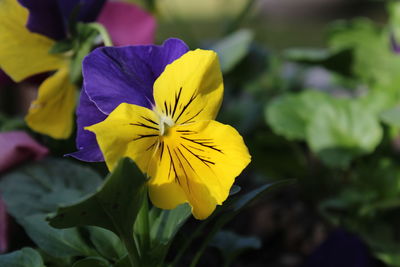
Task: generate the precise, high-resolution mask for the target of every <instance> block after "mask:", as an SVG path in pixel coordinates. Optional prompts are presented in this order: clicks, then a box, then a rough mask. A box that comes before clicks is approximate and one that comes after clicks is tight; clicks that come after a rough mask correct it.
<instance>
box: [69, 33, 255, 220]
mask: <svg viewBox="0 0 400 267" xmlns="http://www.w3.org/2000/svg"><path fill="white" fill-rule="evenodd" d="M83 77H84V91H83V92H82V96H81V103H80V106H79V108H78V137H77V143H78V148H79V149H80V151H78V152H76V153H74V154H72V155H73V156H75V157H77V158H80V159H83V160H88V161H101V160H103V159H104V160H105V162H106V164H107V166H108V168H109V169H110V170H111V171H112V170H113V169H114V168H115V167H116V164H117V162H118V160H119V159H120V158H122V157H129V158H131V159H133V160H134V161H135V162H136V164H137V165H138V166H139V168H140V169H141V171H142V172H143V173H145V174H146V175H147V176H148V177H149V180H148V190H149V196H150V199H151V201H152V203H153V204H154V205H155V206H157V207H159V208H163V209H173V208H175V207H176V206H177V205H179V204H182V203H185V202H188V203H189V204H190V205H191V207H192V213H193V215H194V216H195V217H196V218H197V219H205V218H207V217H208V216H209V215H210V214H211V213H212V212H213V211H214V209H215V207H216V205H221V204H222V202H223V201H224V200H226V198H227V197H228V194H229V190H230V188H231V186H232V184H233V183H234V180H235V178H236V177H237V176H238V175H239V174H240V173H241V171H242V170H243V169H244V168H245V167H246V166H247V164H248V163H249V162H250V155H249V153H248V150H247V147H246V145H245V144H244V142H243V139H242V137H241V136H240V135H239V133H238V132H237V131H236V130H235V129H234V128H232V127H231V126H228V125H224V124H222V123H219V122H217V121H215V120H214V119H215V117H216V115H217V113H218V110H219V108H220V105H221V102H222V96H223V81H222V75H221V71H220V66H219V62H218V57H217V54H216V53H215V52H213V51H208V50H200V49H197V50H195V51H188V48H187V46H186V45H185V44H184V43H183V42H182V41H180V40H178V39H169V40H167V41H166V42H165V43H164V44H163V45H162V46H127V47H119V48H115V47H103V48H98V49H96V50H95V51H94V52H92V53H91V54H89V55H88V56H87V57H86V58H85V60H84V62H83Z"/></svg>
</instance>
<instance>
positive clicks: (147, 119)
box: [140, 116, 158, 126]
mask: <svg viewBox="0 0 400 267" xmlns="http://www.w3.org/2000/svg"><path fill="white" fill-rule="evenodd" d="M140 117H142V119H144V120H146V121H148V122H150V123H153V124H154V125H156V126H158V123H157V122H155V121H153V120H152V119H149V118H146V117H144V116H140Z"/></svg>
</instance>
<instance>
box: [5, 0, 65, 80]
mask: <svg viewBox="0 0 400 267" xmlns="http://www.w3.org/2000/svg"><path fill="white" fill-rule="evenodd" d="M27 18H28V10H27V9H25V8H24V7H22V6H21V5H20V4H19V3H18V2H17V0H0V68H1V69H3V70H4V71H5V72H6V73H7V74H8V75H9V76H10V77H11V78H12V79H13V80H14V81H16V82H18V81H21V80H23V79H25V78H27V77H29V76H32V75H34V74H37V73H41V72H46V71H51V70H55V69H58V68H59V67H60V66H61V65H62V64H63V63H64V61H65V59H63V57H62V56H60V55H52V54H49V53H48V51H49V49H50V48H51V47H52V46H53V45H54V41H53V40H51V39H49V38H47V37H45V36H42V35H40V34H36V33H31V32H30V31H29V30H28V29H27V28H26V27H25V24H26V21H27Z"/></svg>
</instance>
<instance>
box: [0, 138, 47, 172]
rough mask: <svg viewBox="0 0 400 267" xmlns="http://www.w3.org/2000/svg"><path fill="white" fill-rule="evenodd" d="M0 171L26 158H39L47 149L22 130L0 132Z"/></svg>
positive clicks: (45, 153) (44, 154)
mask: <svg viewBox="0 0 400 267" xmlns="http://www.w3.org/2000/svg"><path fill="white" fill-rule="evenodd" d="M0 147H1V150H0V173H1V172H4V171H5V170H7V169H9V168H11V167H13V166H15V165H17V164H19V163H21V162H23V161H25V160H28V159H34V160H39V159H41V158H43V157H44V156H46V155H47V153H48V150H47V148H45V147H44V146H42V145H40V144H39V143H37V142H36V141H35V140H34V139H32V138H31V137H30V136H29V135H28V134H27V133H25V132H22V131H14V132H3V133H0Z"/></svg>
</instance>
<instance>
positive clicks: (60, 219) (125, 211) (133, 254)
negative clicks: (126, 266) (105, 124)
mask: <svg viewBox="0 0 400 267" xmlns="http://www.w3.org/2000/svg"><path fill="white" fill-rule="evenodd" d="M145 197H146V179H145V177H144V175H143V174H142V173H141V171H140V170H139V169H138V167H137V166H136V165H135V164H134V163H133V161H132V160H130V159H129V158H124V159H121V160H120V162H119V164H118V166H117V167H116V168H115V170H114V171H113V172H112V173H111V174H110V175H109V176H108V177H107V178H106V180H105V182H104V184H103V186H102V187H101V188H100V189H99V190H98V192H97V193H96V194H94V195H92V196H90V197H88V198H86V199H85V200H83V201H81V202H79V203H76V204H75V205H71V206H68V207H63V208H59V209H58V211H57V214H56V215H55V216H53V217H52V218H49V221H50V225H51V226H53V227H56V228H68V227H74V226H88V225H90V226H99V227H102V228H105V229H107V230H110V231H112V232H114V233H115V234H117V235H118V236H119V237H120V238H121V240H122V241H123V242H124V244H125V246H126V248H127V250H128V253H129V255H130V259H131V262H132V264H134V265H135V264H136V265H137V264H139V263H138V261H139V254H138V250H137V248H136V244H135V242H134V241H133V225H134V222H135V220H136V217H137V215H138V212H139V210H140V207H141V206H142V203H143V200H144V198H145Z"/></svg>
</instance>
